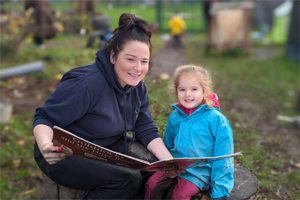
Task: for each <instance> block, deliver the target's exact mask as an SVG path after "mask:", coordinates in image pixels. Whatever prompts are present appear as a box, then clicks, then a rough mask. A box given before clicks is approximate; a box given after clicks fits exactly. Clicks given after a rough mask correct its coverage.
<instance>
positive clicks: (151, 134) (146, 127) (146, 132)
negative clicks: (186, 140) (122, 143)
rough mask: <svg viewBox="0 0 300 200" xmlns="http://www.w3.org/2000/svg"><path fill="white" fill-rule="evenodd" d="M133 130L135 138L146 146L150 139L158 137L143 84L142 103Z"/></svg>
mask: <svg viewBox="0 0 300 200" xmlns="http://www.w3.org/2000/svg"><path fill="white" fill-rule="evenodd" d="M135 131H136V136H137V139H138V140H140V142H141V143H142V144H143V145H144V146H145V147H147V146H148V144H149V143H150V142H151V141H152V140H154V139H155V138H158V137H160V135H159V134H158V129H157V127H156V125H155V124H154V120H153V118H152V115H151V112H150V106H149V97H148V93H147V89H146V86H145V85H144V95H143V98H142V105H141V107H140V112H139V114H138V118H137V121H136V124H135Z"/></svg>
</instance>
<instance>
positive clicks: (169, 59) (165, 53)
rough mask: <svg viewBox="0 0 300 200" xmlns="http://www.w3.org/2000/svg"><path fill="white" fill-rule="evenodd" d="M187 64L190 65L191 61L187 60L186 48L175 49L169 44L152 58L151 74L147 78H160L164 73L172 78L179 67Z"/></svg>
mask: <svg viewBox="0 0 300 200" xmlns="http://www.w3.org/2000/svg"><path fill="white" fill-rule="evenodd" d="M186 64H189V61H188V59H187V58H186V51H185V47H182V48H176V49H174V48H172V47H171V46H170V45H169V44H168V45H166V46H164V47H162V48H161V49H160V50H159V51H157V52H156V54H155V55H154V56H152V57H151V61H150V67H149V72H148V74H147V76H146V77H147V78H152V79H153V78H159V77H160V75H161V74H163V73H166V74H168V75H169V76H170V77H172V76H173V73H174V70H175V69H176V68H177V67H178V66H181V65H186Z"/></svg>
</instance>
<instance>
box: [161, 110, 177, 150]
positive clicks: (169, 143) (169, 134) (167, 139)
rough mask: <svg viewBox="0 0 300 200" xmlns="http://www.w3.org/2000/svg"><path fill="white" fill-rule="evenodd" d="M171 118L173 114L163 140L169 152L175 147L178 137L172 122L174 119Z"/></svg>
mask: <svg viewBox="0 0 300 200" xmlns="http://www.w3.org/2000/svg"><path fill="white" fill-rule="evenodd" d="M171 116H172V113H171V115H170V116H169V119H168V124H167V128H166V132H165V135H164V139H163V141H164V143H165V145H166V147H167V149H168V150H170V149H172V148H173V147H174V140H175V136H176V135H175V133H174V128H173V125H172V121H171V118H172V117H171Z"/></svg>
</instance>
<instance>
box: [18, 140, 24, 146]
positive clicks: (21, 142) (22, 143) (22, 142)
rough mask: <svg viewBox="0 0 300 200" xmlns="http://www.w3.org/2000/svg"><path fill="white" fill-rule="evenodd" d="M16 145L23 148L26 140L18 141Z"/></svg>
mask: <svg viewBox="0 0 300 200" xmlns="http://www.w3.org/2000/svg"><path fill="white" fill-rule="evenodd" d="M16 143H17V144H18V145H21V146H23V145H24V144H25V141H24V140H17V141H16Z"/></svg>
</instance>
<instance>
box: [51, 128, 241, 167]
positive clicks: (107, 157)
mask: <svg viewBox="0 0 300 200" xmlns="http://www.w3.org/2000/svg"><path fill="white" fill-rule="evenodd" d="M53 145H54V146H58V147H61V149H62V152H64V153H68V154H73V155H76V156H81V157H85V158H89V159H93V160H97V161H100V162H105V163H109V164H112V165H117V166H121V167H126V168H130V169H135V170H141V171H168V170H170V169H172V170H173V169H178V170H182V169H186V168H190V167H193V166H196V165H204V164H206V163H211V162H215V161H218V160H222V159H227V158H230V157H235V156H238V155H242V153H241V152H238V153H235V154H230V155H225V156H218V157H205V158H173V159H168V160H160V161H157V162H154V163H149V162H148V161H144V160H141V159H138V158H134V157H131V156H128V155H125V154H122V153H119V152H115V151H112V150H110V149H107V148H105V147H101V146H99V145H96V144H94V143H92V142H89V141H87V140H85V139H83V138H80V137H78V136H77V135H74V134H72V133H70V132H69V131H66V130H64V129H62V128H60V127H58V126H54V127H53Z"/></svg>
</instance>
